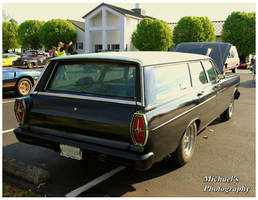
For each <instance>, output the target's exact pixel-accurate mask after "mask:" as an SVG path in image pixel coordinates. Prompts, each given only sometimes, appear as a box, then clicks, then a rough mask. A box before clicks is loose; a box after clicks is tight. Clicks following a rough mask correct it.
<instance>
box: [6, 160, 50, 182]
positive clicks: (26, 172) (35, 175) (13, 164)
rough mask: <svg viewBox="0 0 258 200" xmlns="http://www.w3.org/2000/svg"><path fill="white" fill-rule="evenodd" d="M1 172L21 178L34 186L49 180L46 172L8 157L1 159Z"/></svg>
mask: <svg viewBox="0 0 258 200" xmlns="http://www.w3.org/2000/svg"><path fill="white" fill-rule="evenodd" d="M3 171H4V172H5V173H7V174H9V175H11V176H14V177H17V178H21V179H23V180H26V181H29V182H30V183H33V184H35V185H38V184H40V183H44V182H46V181H47V180H48V179H49V178H50V175H49V172H48V171H47V170H45V169H42V168H39V167H36V166H32V165H27V164H25V163H23V162H19V161H17V160H15V159H11V158H8V157H3Z"/></svg>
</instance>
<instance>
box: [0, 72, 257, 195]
mask: <svg viewBox="0 0 258 200" xmlns="http://www.w3.org/2000/svg"><path fill="white" fill-rule="evenodd" d="M238 73H239V74H240V76H241V84H240V87H239V91H240V93H241V95H240V99H239V100H237V101H235V109H234V114H233V118H232V119H231V120H230V121H228V122H221V121H220V119H219V118H218V119H216V120H215V121H214V122H213V123H212V124H211V125H210V126H208V127H207V128H206V129H205V130H204V131H203V132H201V133H200V134H199V136H198V138H197V139H198V143H197V148H196V151H195V154H194V157H193V160H192V161H191V162H190V163H188V164H187V165H185V166H183V167H177V166H175V165H174V164H172V163H171V162H170V161H169V160H164V161H162V162H160V163H157V164H155V165H154V166H153V167H152V168H151V169H150V170H148V171H145V172H136V171H134V170H131V169H128V168H125V169H124V170H122V171H121V172H119V173H117V174H116V175H114V176H112V177H110V178H109V179H107V180H105V181H101V182H100V183H99V184H97V185H95V186H94V187H92V188H91V189H89V190H87V191H85V192H83V193H81V194H80V196H89V197H96V196H97V197H200V196H201V197H254V196H255V194H256V193H255V190H256V189H255V187H256V186H255V110H256V102H255V95H256V93H255V92H256V91H255V82H254V80H253V76H252V74H251V73H250V71H248V70H238ZM15 97H16V95H15V93H6V94H3V102H2V111H3V121H2V122H3V133H2V134H3V156H4V157H5V156H7V157H10V158H14V159H16V160H18V161H21V162H24V163H26V164H30V165H35V166H37V167H41V168H44V169H46V170H48V171H49V173H50V176H51V177H50V179H49V180H48V181H47V182H46V183H44V184H42V185H41V186H40V187H38V186H37V185H33V184H30V183H28V182H25V181H23V180H20V179H17V178H15V177H11V176H9V175H6V174H4V175H3V181H4V182H5V183H8V184H11V185H14V186H17V187H20V188H24V189H28V188H31V189H32V190H35V191H37V192H40V193H42V194H46V196H50V197H64V196H66V195H67V194H68V193H69V192H71V191H73V190H75V189H76V188H78V187H81V186H82V185H85V184H87V183H89V182H90V181H92V180H95V179H96V178H99V177H101V176H102V175H103V174H108V173H109V172H110V171H111V170H113V169H116V168H117V167H118V166H119V165H115V164H109V163H102V162H99V161H96V160H95V159H94V158H88V159H86V160H85V161H77V160H72V159H68V158H64V157H61V156H59V154H58V153H56V152H54V151H52V150H49V149H46V148H41V147H37V146H33V145H28V144H24V143H21V142H18V141H17V140H16V138H15V136H14V134H13V132H12V129H13V128H15V127H17V123H16V119H15V116H14V113H13V104H14V99H15ZM209 177H210V179H212V178H215V179H216V180H218V179H221V181H220V182H216V183H215V182H214V181H211V182H207V180H206V179H207V178H209ZM215 179H214V180H215ZM226 179H227V180H233V181H222V180H226ZM218 188H220V189H218ZM225 188H231V189H227V190H228V192H226V189H225ZM219 190H220V191H219Z"/></svg>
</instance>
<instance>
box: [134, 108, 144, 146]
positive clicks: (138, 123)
mask: <svg viewBox="0 0 258 200" xmlns="http://www.w3.org/2000/svg"><path fill="white" fill-rule="evenodd" d="M131 138H132V141H133V143H134V144H135V145H139V146H144V145H145V144H146V142H147V138H148V127H147V120H146V116H145V115H144V114H140V113H135V114H134V116H133V118H132V122H131Z"/></svg>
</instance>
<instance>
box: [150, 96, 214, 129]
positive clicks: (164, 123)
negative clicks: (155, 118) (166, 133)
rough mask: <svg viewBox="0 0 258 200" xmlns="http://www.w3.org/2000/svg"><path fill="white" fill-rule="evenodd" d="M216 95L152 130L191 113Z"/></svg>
mask: <svg viewBox="0 0 258 200" xmlns="http://www.w3.org/2000/svg"><path fill="white" fill-rule="evenodd" d="M215 97H216V95H214V96H212V97H210V98H209V99H207V100H205V101H204V102H202V103H200V104H198V105H196V106H194V107H192V108H190V109H189V110H186V111H184V112H182V113H181V114H179V115H177V116H175V117H173V118H172V119H170V120H168V121H166V122H164V123H162V124H161V125H159V126H157V127H155V128H153V129H152V131H155V130H157V129H159V128H161V127H162V126H165V125H167V124H168V123H170V122H172V121H174V120H176V119H177V118H179V117H181V116H183V115H185V114H187V113H189V112H190V111H192V110H194V109H195V108H198V107H199V106H201V105H203V104H205V103H207V102H208V101H210V100H212V99H214V98H215Z"/></svg>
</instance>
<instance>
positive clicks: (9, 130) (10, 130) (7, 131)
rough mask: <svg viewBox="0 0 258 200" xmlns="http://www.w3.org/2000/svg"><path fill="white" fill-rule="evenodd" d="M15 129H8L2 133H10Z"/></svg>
mask: <svg viewBox="0 0 258 200" xmlns="http://www.w3.org/2000/svg"><path fill="white" fill-rule="evenodd" d="M13 130H14V128H12V129H8V130H5V131H3V132H2V133H9V132H12V131H13Z"/></svg>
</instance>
